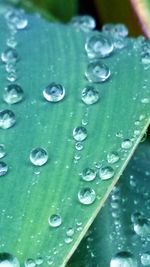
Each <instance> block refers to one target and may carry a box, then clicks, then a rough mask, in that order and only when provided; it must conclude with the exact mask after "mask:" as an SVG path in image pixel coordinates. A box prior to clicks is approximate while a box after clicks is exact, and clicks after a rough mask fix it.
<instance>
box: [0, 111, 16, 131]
mask: <svg viewBox="0 0 150 267" xmlns="http://www.w3.org/2000/svg"><path fill="white" fill-rule="evenodd" d="M15 123H16V117H15V114H14V113H13V111H11V110H9V109H5V110H2V111H0V128H2V129H8V128H11V127H12V126H13V125H14V124H15Z"/></svg>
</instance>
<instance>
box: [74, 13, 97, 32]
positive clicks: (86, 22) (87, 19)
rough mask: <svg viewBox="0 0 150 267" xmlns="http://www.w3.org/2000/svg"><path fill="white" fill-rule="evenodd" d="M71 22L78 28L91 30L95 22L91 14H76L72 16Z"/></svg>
mask: <svg viewBox="0 0 150 267" xmlns="http://www.w3.org/2000/svg"><path fill="white" fill-rule="evenodd" d="M71 23H72V24H73V25H74V26H75V27H76V28H77V29H80V30H83V31H85V32H86V31H91V30H93V29H94V28H95V26H96V23H95V20H94V18H92V17H91V16H76V17H73V18H72V20H71Z"/></svg>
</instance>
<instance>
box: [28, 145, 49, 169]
mask: <svg viewBox="0 0 150 267" xmlns="http://www.w3.org/2000/svg"><path fill="white" fill-rule="evenodd" d="M30 161H31V162H32V163H33V165H36V166H42V165H44V164H45V163H46V162H47V161H48V153H47V151H46V150H45V149H44V148H41V147H37V148H34V149H33V150H32V151H31V153H30Z"/></svg>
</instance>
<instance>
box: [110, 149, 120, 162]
mask: <svg viewBox="0 0 150 267" xmlns="http://www.w3.org/2000/svg"><path fill="white" fill-rule="evenodd" d="M107 161H108V163H110V164H114V163H116V162H118V161H119V154H118V153H117V152H115V151H113V152H111V153H108V154H107Z"/></svg>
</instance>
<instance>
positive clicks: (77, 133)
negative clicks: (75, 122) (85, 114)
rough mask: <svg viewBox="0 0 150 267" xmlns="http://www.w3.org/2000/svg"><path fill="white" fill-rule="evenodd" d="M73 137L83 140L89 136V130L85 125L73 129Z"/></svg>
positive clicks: (79, 140)
mask: <svg viewBox="0 0 150 267" xmlns="http://www.w3.org/2000/svg"><path fill="white" fill-rule="evenodd" d="M73 138H74V139H75V140H76V141H78V142H81V141H83V140H85V139H86V138H87V130H86V128H85V127H83V126H79V127H76V128H74V129H73Z"/></svg>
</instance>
